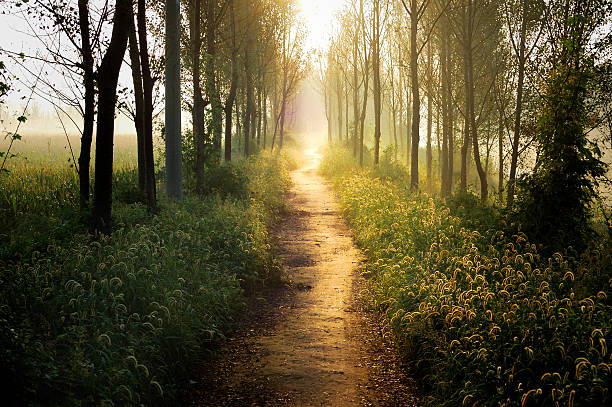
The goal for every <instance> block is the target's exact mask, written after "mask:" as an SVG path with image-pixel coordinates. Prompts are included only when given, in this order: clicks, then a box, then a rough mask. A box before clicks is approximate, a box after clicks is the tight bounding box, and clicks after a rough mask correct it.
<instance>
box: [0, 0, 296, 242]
mask: <svg viewBox="0 0 612 407" xmlns="http://www.w3.org/2000/svg"><path fill="white" fill-rule="evenodd" d="M8 3H9V10H10V12H12V13H14V14H15V15H17V16H20V18H23V19H24V20H25V23H26V25H27V26H28V27H30V29H31V32H30V34H31V35H32V38H33V41H37V42H38V43H39V44H38V45H39V46H40V48H42V49H44V50H45V52H46V54H44V55H38V54H37V55H25V54H23V53H21V52H17V51H14V50H4V54H5V58H8V59H10V60H11V62H12V63H15V64H18V65H19V66H20V67H21V68H22V70H23V71H24V72H26V73H27V74H28V76H29V77H28V78H13V80H16V81H20V82H22V85H26V86H28V87H29V88H30V89H31V90H32V94H31V96H30V100H31V99H34V100H36V99H41V100H44V101H45V102H47V103H49V104H51V105H52V106H53V107H55V109H56V110H58V109H60V110H61V109H62V106H69V107H70V108H71V109H75V110H76V111H78V112H79V115H80V118H75V117H74V116H71V117H72V121H73V123H72V124H73V125H74V126H75V127H76V128H78V129H79V131H80V133H81V146H80V155H79V157H78V166H77V171H78V175H79V183H80V201H81V207H82V208H83V209H84V210H88V209H89V208H90V206H91V209H92V216H91V226H92V229H93V230H94V231H97V232H103V233H110V231H111V229H112V169H113V137H114V127H113V126H114V124H113V119H114V116H115V114H116V112H117V109H119V110H120V111H122V112H123V113H124V114H126V115H127V116H128V117H131V118H132V119H133V120H134V123H135V130H136V133H137V136H138V137H137V138H138V185H139V188H140V189H141V191H142V193H143V195H144V196H145V197H146V198H145V200H144V201H145V202H146V204H147V206H148V207H149V209H150V210H154V209H155V207H156V203H157V190H156V189H157V188H156V185H157V180H156V171H155V162H157V161H156V158H155V157H154V155H155V149H154V142H153V138H154V133H156V132H157V131H159V130H161V132H160V133H161V136H162V137H165V136H166V134H165V130H166V127H165V126H164V125H163V124H161V123H158V122H160V121H159V120H157V117H158V116H159V114H160V112H161V110H162V108H161V106H160V104H161V103H160V102H163V99H164V96H163V95H164V94H165V95H168V94H170V93H171V92H172V91H173V89H171V88H170V89H169V88H168V87H166V90H165V93H164V92H162V90H161V85H162V84H164V81H163V78H164V68H165V67H166V66H169V65H168V64H170V63H179V64H180V70H181V75H182V78H183V82H182V84H181V85H182V86H181V88H180V89H176V91H177V92H179V93H180V94H181V96H182V98H181V101H182V106H180V108H182V109H184V110H188V111H190V112H191V113H192V117H191V120H192V130H190V131H188V136H190V137H186V138H185V140H184V141H186V142H187V143H185V144H186V145H185V146H184V149H187V150H190V151H194V152H195V153H194V155H195V162H193V163H189V164H192V165H191V167H190V168H186V171H187V172H190V173H193V174H194V176H195V180H196V182H195V191H196V192H201V191H203V190H204V185H203V183H204V168H205V167H206V166H207V165H216V163H218V161H219V160H220V159H221V157H222V156H223V157H224V158H225V160H226V161H230V160H231V159H232V137H234V138H235V139H236V140H237V141H238V143H239V144H240V146H241V149H242V151H243V153H244V155H245V156H248V155H249V154H251V153H252V152H254V151H256V150H257V149H258V148H266V147H271V148H273V147H274V146H275V145H276V146H278V147H279V148H280V147H282V144H283V138H284V133H285V112H286V111H287V105H289V104H291V103H292V101H293V97H294V96H295V93H296V89H297V85H298V83H299V82H300V81H301V80H302V79H303V78H304V76H305V74H306V70H307V62H306V59H305V54H304V49H303V39H304V36H303V30H302V28H301V27H300V26H299V24H298V21H297V19H296V13H295V7H296V6H295V4H294V3H293V2H276V1H271V0H261V1H245V0H208V1H202V0H190V1H185V2H182V7H181V8H180V16H179V19H180V22H181V24H180V38H179V41H180V49H179V52H178V55H179V58H180V61H169V59H170V58H171V57H170V54H171V53H168V58H166V56H167V55H166V50H168V49H169V50H172V47H173V45H169V46H168V47H170V48H166V49H164V44H165V28H164V27H165V24H164V20H165V18H167V15H166V11H167V10H166V2H164V1H144V0H117V1H116V2H110V3H109V2H101V3H100V2H96V1H89V0H78V1H77V0H35V1H23V0H11V1H10V2H8ZM124 66H128V67H129V68H130V70H131V76H132V83H130V84H123V83H121V82H120V80H119V73H120V71H121V69H124ZM39 67H40V68H39ZM39 69H40V70H39ZM57 78H61V81H60V82H62V83H59V84H58V83H56V82H55V80H56V79H57ZM10 81H11V78H9V77H4V76H3V78H2V84H3V86H9V85H10ZM166 85H168V84H166ZM2 89H3V93H4V92H5V91H8V88H6V89H5V88H2ZM28 103H29V100H28ZM171 107H172V108H173V109H179V107H178V106H171ZM166 110H167V109H166ZM58 115H59V113H58ZM26 119H27V117H26V116H24V117H22V120H24V121H25V120H26ZM155 129H157V131H156V130H155ZM168 129H169V127H168ZM94 130H95V131H94ZM94 133H95V134H96V138H95V143H96V146H95V154H96V156H95V171H94V174H95V182H94V183H93V187H92V185H91V182H90V180H91V175H92V174H90V166H91V155H92V143H93V140H94V137H93V136H94ZM14 136H15V140H18V139H19V136H18V135H14ZM222 149H224V152H222ZM4 153H6V154H5V155H6V156H7V157H8V156H10V151H7V152H4ZM3 168H4V164H3ZM179 181H180V180H179ZM92 192H93V204H90V201H91V197H92Z"/></svg>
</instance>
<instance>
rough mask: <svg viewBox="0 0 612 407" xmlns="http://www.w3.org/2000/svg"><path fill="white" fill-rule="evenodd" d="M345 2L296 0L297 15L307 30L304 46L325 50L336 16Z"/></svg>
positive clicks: (339, 0)
mask: <svg viewBox="0 0 612 407" xmlns="http://www.w3.org/2000/svg"><path fill="white" fill-rule="evenodd" d="M345 2H346V0H298V8H299V14H300V16H301V18H302V19H303V20H304V22H305V24H306V28H307V29H308V38H307V40H306V46H307V47H308V48H310V49H317V50H324V49H325V48H327V46H328V44H329V41H330V38H331V36H332V32H333V30H334V28H335V26H336V25H337V23H336V20H337V18H336V14H337V13H338V11H339V10H340V9H342V7H343V6H344V4H345Z"/></svg>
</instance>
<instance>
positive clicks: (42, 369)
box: [0, 158, 288, 405]
mask: <svg viewBox="0 0 612 407" xmlns="http://www.w3.org/2000/svg"><path fill="white" fill-rule="evenodd" d="M242 165H243V168H242V169H241V170H236V171H243V172H244V174H247V177H246V178H242V179H243V180H244V183H245V184H246V185H245V186H244V189H245V190H247V191H248V193H245V194H244V195H241V196H240V197H231V196H230V198H228V199H223V198H222V197H221V196H220V195H211V196H208V197H205V198H203V199H197V198H195V197H187V198H186V200H185V202H184V203H182V204H173V205H171V206H165V207H164V206H162V207H161V210H160V211H159V214H157V215H156V216H153V217H151V216H150V215H148V214H147V213H146V208H145V207H144V206H142V205H139V204H135V205H126V204H120V203H117V205H115V208H114V214H115V225H116V230H115V231H114V233H113V235H112V237H103V238H101V239H100V240H98V241H93V242H92V241H91V238H90V236H89V235H86V234H76V235H74V236H70V239H64V240H59V241H51V242H50V244H49V246H48V247H47V248H46V250H45V252H43V253H41V252H36V251H35V252H33V253H32V255H31V256H30V257H29V258H27V259H22V260H19V261H14V262H0V266H1V268H2V273H1V274H0V341H1V343H0V349H1V350H0V366H2V378H1V380H2V381H1V383H2V390H3V394H4V395H5V398H4V400H5V402H6V403H8V404H19V405H21V404H30V405H105V404H113V405H175V404H176V402H177V401H176V400H177V398H180V396H181V392H180V391H181V389H182V388H183V387H184V386H183V385H182V384H181V383H184V381H185V378H186V376H187V375H188V374H189V373H190V372H192V369H193V367H194V365H195V364H196V363H197V361H198V360H200V359H201V357H202V356H204V355H205V354H206V352H207V351H208V350H210V349H211V348H212V346H213V345H214V343H215V342H216V341H217V340H218V339H219V338H222V337H223V334H224V332H225V331H226V330H227V329H228V328H229V327H230V326H231V325H232V323H233V320H234V317H235V316H236V314H237V313H238V312H239V311H240V310H241V308H242V306H243V303H244V295H245V292H248V291H252V290H254V289H255V288H257V287H258V286H261V285H262V284H264V283H265V282H266V281H270V280H274V279H276V278H277V276H278V271H279V267H278V264H277V262H276V261H275V259H274V258H273V257H272V256H271V254H270V251H269V237H268V226H269V225H270V223H271V222H272V220H273V219H274V216H275V215H276V214H278V213H279V211H281V210H282V209H283V198H282V194H283V193H284V192H286V187H287V185H288V175H287V173H286V171H285V170H284V168H283V165H282V163H280V162H278V161H269V160H267V159H264V158H253V159H252V160H249V161H248V162H246V163H244V164H242Z"/></svg>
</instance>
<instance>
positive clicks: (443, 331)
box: [339, 173, 612, 406]
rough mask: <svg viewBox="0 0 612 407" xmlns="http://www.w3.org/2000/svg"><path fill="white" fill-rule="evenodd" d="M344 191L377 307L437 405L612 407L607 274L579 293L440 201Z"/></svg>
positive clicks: (359, 181) (350, 185)
mask: <svg viewBox="0 0 612 407" xmlns="http://www.w3.org/2000/svg"><path fill="white" fill-rule="evenodd" d="M339 191H340V195H341V198H342V206H343V209H344V212H345V214H346V216H347V217H348V219H349V220H350V222H351V224H352V225H353V227H354V228H355V231H356V232H355V239H356V241H357V243H358V244H359V245H360V246H361V247H362V248H363V249H364V251H365V252H366V254H367V256H368V258H369V259H370V262H369V264H368V265H367V266H366V271H367V272H368V273H369V274H371V275H372V276H373V277H372V278H373V283H374V284H373V291H372V295H373V303H374V304H375V306H377V307H378V308H380V309H382V310H384V312H385V313H386V315H387V317H388V320H389V323H390V325H391V327H392V329H393V331H394V333H395V334H396V336H397V337H398V338H399V342H400V347H401V351H402V352H403V354H404V355H407V356H409V359H410V360H412V361H413V362H412V363H413V367H414V368H415V369H416V370H417V371H418V372H419V377H422V378H423V384H424V386H425V388H426V389H427V390H428V391H427V393H428V396H427V401H428V404H429V405H435V406H459V405H464V406H476V405H488V406H498V405H499V406H529V405H532V406H536V405H537V406H557V405H573V406H594V405H608V404H609V403H610V401H611V400H610V395H609V394H608V390H609V384H610V382H611V381H612V374H611V369H612V363H611V362H612V358H611V357H612V352H611V351H610V350H609V349H608V348H607V344H608V343H610V341H611V340H612V322H611V320H610V315H611V313H612V307H611V305H610V300H609V296H610V295H611V290H610V288H611V287H610V284H611V283H612V280H610V274H608V275H607V279H608V280H607V286H605V287H599V288H598V289H597V290H595V291H590V292H582V293H581V292H580V290H581V289H582V288H583V286H581V285H580V284H579V281H578V279H577V276H578V275H579V271H578V270H576V269H573V268H571V266H570V263H569V262H568V261H567V260H566V259H564V258H563V256H562V255H561V254H559V253H555V254H554V255H553V256H552V257H550V258H545V257H542V256H540V255H539V254H538V252H537V250H536V246H535V245H534V244H532V243H530V242H529V241H528V240H527V238H526V236H525V235H523V234H517V235H514V236H506V235H505V234H504V233H503V232H500V231H498V230H495V229H489V230H482V231H478V230H474V229H471V228H468V227H465V226H463V222H462V220H461V219H459V218H458V217H456V216H453V215H452V214H451V212H450V210H449V209H448V208H447V207H445V206H444V205H442V204H440V203H436V202H435V201H434V200H433V199H431V198H428V197H427V196H417V195H408V194H406V193H405V192H404V191H403V190H402V189H401V188H398V187H397V186H396V185H395V184H393V183H391V182H388V181H385V180H380V179H377V178H373V177H371V176H369V175H367V174H363V173H362V174H357V175H353V176H349V177H346V178H345V179H344V181H343V182H341V184H339ZM597 261H599V262H600V263H601V260H597V259H595V260H594V261H593V264H595V263H596V262H597ZM608 265H609V263H608ZM608 271H609V270H608Z"/></svg>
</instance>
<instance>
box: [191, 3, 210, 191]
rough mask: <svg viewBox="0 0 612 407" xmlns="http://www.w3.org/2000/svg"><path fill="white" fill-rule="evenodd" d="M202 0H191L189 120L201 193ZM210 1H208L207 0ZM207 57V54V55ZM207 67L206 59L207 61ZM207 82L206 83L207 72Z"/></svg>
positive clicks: (202, 157) (202, 121) (202, 161)
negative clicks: (190, 94)
mask: <svg viewBox="0 0 612 407" xmlns="http://www.w3.org/2000/svg"><path fill="white" fill-rule="evenodd" d="M201 3H202V0H193V15H192V16H191V33H190V34H191V77H192V80H193V107H192V111H191V120H192V122H193V141H194V143H195V148H196V163H195V169H194V170H195V176H196V192H197V193H202V191H203V188H204V161H205V157H204V149H205V146H204V132H205V130H204V127H205V124H204V98H203V97H202V87H201V85H200V82H201V78H200V50H201V49H202V32H201V29H200V24H201V21H202V10H201ZM209 3H210V1H209ZM207 58H208V56H207ZM207 69H208V61H207ZM206 75H207V79H206V81H207V84H208V72H207V73H206Z"/></svg>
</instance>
